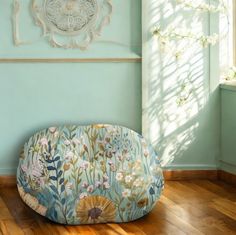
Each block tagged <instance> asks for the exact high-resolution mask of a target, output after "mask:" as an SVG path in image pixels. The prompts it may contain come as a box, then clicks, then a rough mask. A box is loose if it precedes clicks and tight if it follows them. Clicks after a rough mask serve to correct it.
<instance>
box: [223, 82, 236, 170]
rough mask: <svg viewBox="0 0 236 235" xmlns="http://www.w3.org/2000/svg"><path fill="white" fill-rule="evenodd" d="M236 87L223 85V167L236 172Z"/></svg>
mask: <svg viewBox="0 0 236 235" xmlns="http://www.w3.org/2000/svg"><path fill="white" fill-rule="evenodd" d="M235 107H236V87H235V86H227V85H222V87H221V158H220V167H221V169H223V170H225V171H228V172H231V173H234V174H236V144H235V140H236V122H235V120H236V109H235Z"/></svg>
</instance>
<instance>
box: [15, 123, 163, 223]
mask: <svg viewBox="0 0 236 235" xmlns="http://www.w3.org/2000/svg"><path fill="white" fill-rule="evenodd" d="M163 182H164V181H163V176H162V170H161V168H160V163H159V160H158V157H157V156H156V154H155V152H154V151H153V149H152V148H151V146H149V145H148V144H147V143H146V141H145V139H144V138H143V137H142V136H141V135H139V134H138V133H136V132H134V131H132V130H130V129H128V128H125V127H121V126H112V125H91V126H61V127H51V128H48V129H45V130H43V131H40V132H38V133H36V134H35V135H33V136H32V137H31V138H30V139H29V141H28V142H27V143H26V144H25V145H24V150H23V152H22V154H21V156H20V161H19V166H18V171H17V185H18V190H19V194H20V196H21V198H22V199H23V201H24V202H25V203H26V204H27V205H28V206H30V207H31V208H32V209H33V210H35V211H36V212H38V213H39V214H41V215H43V216H46V217H47V218H49V219H50V220H52V221H55V222H58V223H62V224H93V223H106V222H127V221H132V220H135V219H138V218H140V217H142V216H144V215H145V214H147V213H148V212H150V211H151V209H152V208H153V207H154V205H155V203H156V201H157V199H158V198H159V196H160V194H161V191H162V188H163V184H164V183H163Z"/></svg>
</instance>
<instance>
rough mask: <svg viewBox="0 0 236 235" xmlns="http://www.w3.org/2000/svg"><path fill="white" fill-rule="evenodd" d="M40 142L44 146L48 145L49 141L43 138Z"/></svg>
mask: <svg viewBox="0 0 236 235" xmlns="http://www.w3.org/2000/svg"><path fill="white" fill-rule="evenodd" d="M39 142H40V144H41V145H43V146H44V145H48V139H47V138H46V137H43V138H41V139H40V141H39Z"/></svg>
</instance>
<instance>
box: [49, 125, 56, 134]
mask: <svg viewBox="0 0 236 235" xmlns="http://www.w3.org/2000/svg"><path fill="white" fill-rule="evenodd" d="M56 129H57V128H56V127H54V126H53V127H50V128H49V131H50V132H51V133H52V134H54V133H55V131H56Z"/></svg>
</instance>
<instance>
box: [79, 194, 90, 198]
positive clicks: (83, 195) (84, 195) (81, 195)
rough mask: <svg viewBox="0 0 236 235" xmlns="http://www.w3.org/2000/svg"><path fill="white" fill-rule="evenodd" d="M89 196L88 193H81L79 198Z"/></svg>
mask: <svg viewBox="0 0 236 235" xmlns="http://www.w3.org/2000/svg"><path fill="white" fill-rule="evenodd" d="M87 196H88V194H87V193H81V194H80V196H79V198H80V199H83V198H86V197H87Z"/></svg>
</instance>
